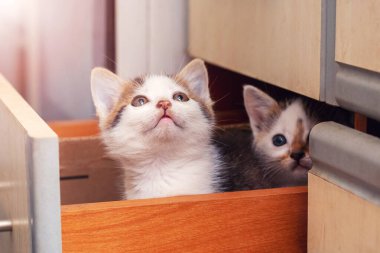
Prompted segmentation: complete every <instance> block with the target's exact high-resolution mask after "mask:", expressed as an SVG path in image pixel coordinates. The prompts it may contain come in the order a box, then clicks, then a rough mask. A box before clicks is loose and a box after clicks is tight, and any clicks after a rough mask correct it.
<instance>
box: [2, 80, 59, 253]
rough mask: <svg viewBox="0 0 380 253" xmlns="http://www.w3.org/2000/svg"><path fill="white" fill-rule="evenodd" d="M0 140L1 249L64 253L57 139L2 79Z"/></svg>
mask: <svg viewBox="0 0 380 253" xmlns="http://www.w3.org/2000/svg"><path fill="white" fill-rule="evenodd" d="M0 136H1V145H0V219H6V220H10V221H11V223H12V232H11V235H9V236H2V237H1V238H0V239H1V241H0V245H1V246H0V247H1V249H3V248H5V249H7V250H8V251H7V252H32V251H33V252H61V238H60V234H59V231H60V220H59V217H60V206H59V174H58V140H57V137H56V135H55V134H54V132H53V131H51V129H50V128H49V127H48V126H47V125H46V123H45V122H44V121H43V120H42V119H41V118H40V117H39V116H38V115H37V114H36V113H35V112H34V111H33V110H32V109H31V107H30V106H29V105H28V104H27V103H26V102H25V101H24V100H23V99H22V97H21V96H20V95H19V94H18V93H17V92H16V91H15V89H14V88H13V87H12V85H11V84H9V83H8V82H7V81H6V80H5V79H4V78H3V77H2V76H1V75H0ZM47 238H48V240H47Z"/></svg>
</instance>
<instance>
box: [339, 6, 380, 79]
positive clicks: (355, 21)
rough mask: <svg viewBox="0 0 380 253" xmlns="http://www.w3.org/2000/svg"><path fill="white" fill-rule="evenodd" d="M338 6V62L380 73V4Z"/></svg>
mask: <svg viewBox="0 0 380 253" xmlns="http://www.w3.org/2000/svg"><path fill="white" fill-rule="evenodd" d="M336 4H337V5H336V52H335V59H336V61H338V62H341V63H345V64H349V65H352V66H355V67H359V68H363V69H367V70H372V71H376V72H380V60H379V59H380V1H378V0H362V1H355V0H337V3H336Z"/></svg>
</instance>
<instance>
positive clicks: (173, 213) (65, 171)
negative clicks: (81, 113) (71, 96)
mask: <svg viewBox="0 0 380 253" xmlns="http://www.w3.org/2000/svg"><path fill="white" fill-rule="evenodd" d="M50 126H51V128H52V129H53V130H54V131H55V132H56V133H57V134H58V135H59V137H60V142H59V147H60V175H61V203H62V208H61V221H62V242H63V251H64V252H103V250H104V248H107V249H109V250H110V251H111V252H124V251H125V250H126V249H128V250H130V251H132V252H146V251H148V252H149V251H161V252H168V251H170V252H183V251H195V252H205V250H206V251H209V252H213V251H220V250H227V251H230V250H237V249H241V250H242V249H253V248H254V249H257V250H258V251H259V252H265V251H268V250H269V251H271V252H304V251H305V250H306V223H307V188H306V187H293V188H278V189H268V190H255V191H241V192H229V193H217V194H205V195H192V196H178V197H170V198H159V199H147V200H127V201H121V200H120V201H118V200H119V199H120V196H121V194H120V193H121V187H120V185H119V183H118V182H119V180H118V178H119V177H120V173H121V171H120V170H119V169H118V166H117V164H116V163H115V162H114V161H113V160H111V159H109V158H107V156H106V155H105V154H104V148H103V146H102V144H101V142H100V139H99V137H98V128H97V122H96V121H95V120H90V121H71V122H51V123H50ZM82 126H83V127H82Z"/></svg>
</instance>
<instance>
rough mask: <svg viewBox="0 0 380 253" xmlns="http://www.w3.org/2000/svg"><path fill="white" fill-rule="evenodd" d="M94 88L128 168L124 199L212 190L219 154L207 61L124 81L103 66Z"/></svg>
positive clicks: (104, 127)
mask: <svg viewBox="0 0 380 253" xmlns="http://www.w3.org/2000/svg"><path fill="white" fill-rule="evenodd" d="M91 91H92V97H93V101H94V104H95V107H96V112H97V115H98V117H99V126H100V129H101V136H102V139H103V142H104V144H105V146H106V149H107V151H108V153H109V155H110V156H111V157H113V158H115V159H116V160H118V161H120V163H121V165H122V167H123V169H124V179H123V180H124V186H125V196H124V198H126V199H140V198H154V197H167V196H174V195H187V194H201V193H212V192H215V191H216V190H217V185H216V182H215V180H216V175H217V171H218V167H219V156H218V154H217V151H216V148H215V147H214V146H213V145H212V143H211V134H212V129H213V126H214V112H213V109H212V104H213V102H212V100H211V98H210V94H209V88H208V75H207V70H206V67H205V64H204V63H203V61H201V60H199V59H195V60H193V61H192V62H190V63H189V64H188V65H187V66H185V67H184V68H183V69H182V71H180V73H179V74H177V75H175V76H172V77H169V76H164V75H148V76H145V77H143V78H136V79H134V80H129V81H124V80H122V79H121V78H119V77H118V76H116V75H115V74H113V73H111V72H110V71H107V70H105V69H102V68H95V69H93V71H92V73H91Z"/></svg>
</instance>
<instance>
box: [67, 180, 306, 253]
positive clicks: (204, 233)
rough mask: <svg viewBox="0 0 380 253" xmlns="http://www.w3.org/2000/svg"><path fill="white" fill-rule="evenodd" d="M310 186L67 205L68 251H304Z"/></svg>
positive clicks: (293, 252) (294, 252)
mask: <svg viewBox="0 0 380 253" xmlns="http://www.w3.org/2000/svg"><path fill="white" fill-rule="evenodd" d="M306 195H307V193H306V188H305V187H296V188H283V189H271V190H255V191H249V192H233V193H223V194H209V195H197V196H182V197H174V198H162V199H152V200H130V201H119V202H107V203H96V204H83V205H72V206H63V207H62V239H63V250H64V252H104V250H105V249H107V251H109V252H232V251H234V250H235V251H238V252H246V251H252V252H271V253H272V252H292V253H296V252H305V251H306V213H307V208H306V206H307V196H306Z"/></svg>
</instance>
